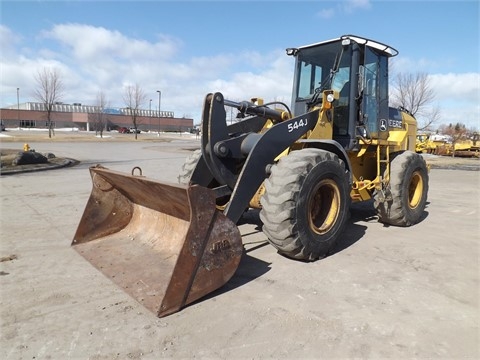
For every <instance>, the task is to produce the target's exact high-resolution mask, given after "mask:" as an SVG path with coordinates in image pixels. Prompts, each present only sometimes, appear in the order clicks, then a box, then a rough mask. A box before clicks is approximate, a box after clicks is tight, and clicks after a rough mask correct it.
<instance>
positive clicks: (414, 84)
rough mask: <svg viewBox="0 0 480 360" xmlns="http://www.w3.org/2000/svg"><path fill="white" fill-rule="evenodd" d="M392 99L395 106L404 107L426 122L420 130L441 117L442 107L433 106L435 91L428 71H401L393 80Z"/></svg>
mask: <svg viewBox="0 0 480 360" xmlns="http://www.w3.org/2000/svg"><path fill="white" fill-rule="evenodd" d="M392 90H393V91H392V93H391V95H390V101H391V103H392V105H393V106H395V107H403V108H405V109H406V110H408V111H409V112H410V113H412V115H413V116H415V117H417V118H423V119H424V124H423V126H422V127H419V130H426V129H427V128H429V127H431V126H432V125H433V124H434V123H435V122H436V121H438V119H439V118H440V108H439V107H438V106H433V102H434V100H435V92H434V91H433V89H432V87H431V85H430V79H429V77H428V74H426V73H415V74H412V73H407V74H404V73H399V74H398V75H397V76H396V77H395V78H394V80H393V83H392Z"/></svg>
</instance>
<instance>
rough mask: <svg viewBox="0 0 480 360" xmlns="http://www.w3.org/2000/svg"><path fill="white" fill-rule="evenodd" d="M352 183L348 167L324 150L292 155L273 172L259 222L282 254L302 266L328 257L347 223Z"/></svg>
mask: <svg viewBox="0 0 480 360" xmlns="http://www.w3.org/2000/svg"><path fill="white" fill-rule="evenodd" d="M348 179H349V177H348V172H347V171H346V170H345V164H344V163H343V161H342V160H340V159H339V158H338V156H337V155H335V154H333V153H331V152H328V151H324V150H320V149H303V150H298V151H293V152H291V153H290V154H289V155H287V156H284V157H282V158H281V159H280V160H279V161H278V163H277V164H275V165H274V166H272V171H271V175H270V177H269V178H268V179H267V180H265V194H264V196H263V197H262V199H261V204H262V209H261V211H260V219H261V220H262V222H263V232H264V233H265V234H266V235H267V237H268V239H269V242H270V243H271V244H272V245H273V246H274V247H275V248H276V249H277V250H278V252H279V253H281V254H283V255H286V256H288V257H290V258H294V259H299V260H316V259H318V258H321V257H324V256H326V255H327V254H328V252H329V250H331V248H332V247H333V245H334V244H335V242H336V240H337V238H338V237H339V235H340V234H341V233H342V231H343V229H344V227H345V222H346V219H347V217H348V211H349V205H350V195H349V181H348Z"/></svg>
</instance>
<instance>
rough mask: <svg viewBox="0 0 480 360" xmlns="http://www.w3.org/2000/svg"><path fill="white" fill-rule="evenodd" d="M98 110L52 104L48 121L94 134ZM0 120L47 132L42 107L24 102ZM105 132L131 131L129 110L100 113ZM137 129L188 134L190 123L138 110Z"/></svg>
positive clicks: (166, 114)
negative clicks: (122, 129)
mask: <svg viewBox="0 0 480 360" xmlns="http://www.w3.org/2000/svg"><path fill="white" fill-rule="evenodd" d="M97 109H98V108H97V107H95V106H88V105H82V104H76V103H75V104H55V105H54V107H53V111H52V113H51V120H52V122H53V125H54V127H55V128H78V129H80V130H87V131H94V130H96V128H97V127H98V120H97V119H98V118H99V117H98V110H97ZM0 118H1V121H2V124H3V125H4V126H5V127H6V128H48V124H47V113H46V111H45V106H44V104H41V103H35V102H27V103H22V104H18V105H13V106H9V107H6V108H2V109H0ZM103 119H104V121H103V123H104V130H106V131H110V130H116V129H118V128H120V127H126V128H130V127H133V123H132V117H131V109H128V108H107V109H104V110H103ZM137 128H138V129H140V130H141V131H161V132H163V131H175V132H184V131H190V130H191V129H192V128H193V119H188V118H176V117H175V116H174V113H173V112H172V111H158V110H143V109H140V110H139V114H138V116H137Z"/></svg>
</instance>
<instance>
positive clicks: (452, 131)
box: [440, 123, 467, 157]
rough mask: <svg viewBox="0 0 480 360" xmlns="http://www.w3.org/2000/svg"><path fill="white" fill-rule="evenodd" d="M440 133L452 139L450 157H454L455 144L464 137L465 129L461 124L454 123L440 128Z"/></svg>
mask: <svg viewBox="0 0 480 360" xmlns="http://www.w3.org/2000/svg"><path fill="white" fill-rule="evenodd" d="M440 131H441V132H442V134H444V135H448V136H450V137H451V139H452V156H453V157H455V144H456V143H457V142H458V141H459V140H462V139H464V138H465V137H466V135H467V128H466V127H465V125H464V124H462V123H456V124H455V125H453V124H449V125H448V126H447V125H443V126H441V127H440Z"/></svg>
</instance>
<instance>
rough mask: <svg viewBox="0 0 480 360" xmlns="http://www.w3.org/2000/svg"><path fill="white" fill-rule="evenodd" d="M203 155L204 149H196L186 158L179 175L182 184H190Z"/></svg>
mask: <svg viewBox="0 0 480 360" xmlns="http://www.w3.org/2000/svg"><path fill="white" fill-rule="evenodd" d="M201 156H202V150H195V151H194V152H193V153H191V154H190V155H189V156H188V157H187V158H186V160H185V162H184V163H183V166H182V170H181V171H180V174H179V175H178V177H177V178H178V182H179V183H180V184H184V185H186V184H188V183H189V182H190V178H191V177H192V174H193V171H194V170H195V167H196V166H197V163H198V160H199V159H200V157H201Z"/></svg>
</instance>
